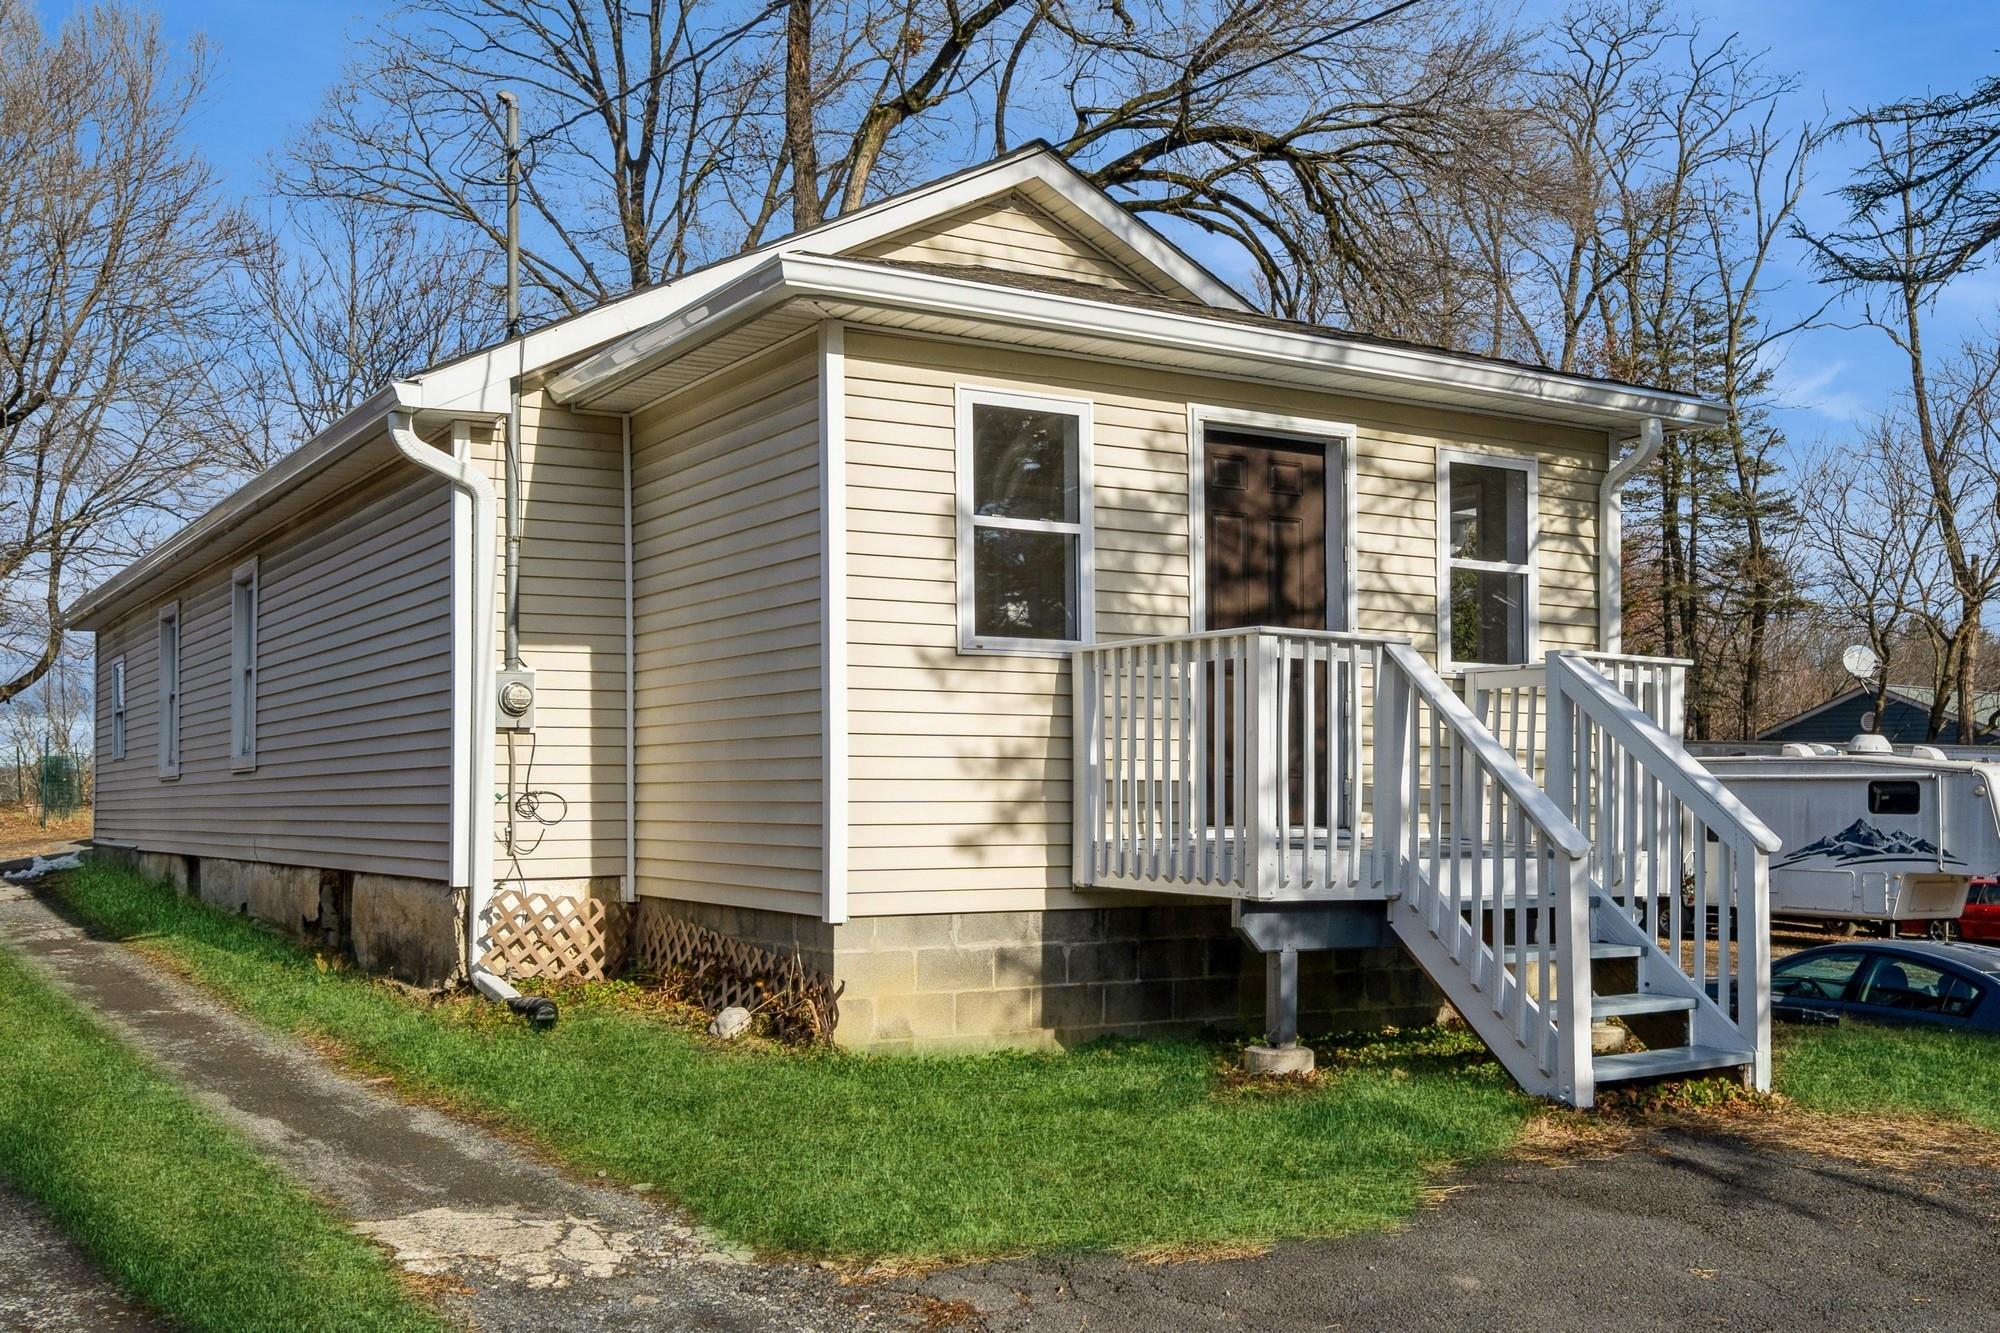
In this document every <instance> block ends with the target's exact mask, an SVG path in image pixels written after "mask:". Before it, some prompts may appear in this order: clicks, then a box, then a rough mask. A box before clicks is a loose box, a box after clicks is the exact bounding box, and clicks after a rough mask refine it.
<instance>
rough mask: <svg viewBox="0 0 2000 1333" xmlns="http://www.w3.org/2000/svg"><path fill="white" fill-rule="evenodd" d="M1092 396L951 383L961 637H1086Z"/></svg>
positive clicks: (983, 646) (1028, 641)
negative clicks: (955, 422) (955, 386)
mask: <svg viewBox="0 0 2000 1333" xmlns="http://www.w3.org/2000/svg"><path fill="white" fill-rule="evenodd" d="M1090 436H1091V412H1090V404H1089V402H1087V401H1085V400H1082V399H1074V398H1051V397H1045V396H1042V395H1038V394H1021V393H1008V392H1004V391H1001V390H998V389H980V388H974V387H971V386H968V385H960V386H959V387H958V429H957V440H956V452H957V455H958V644H959V648H960V650H961V651H964V652H1006V653H1048V654H1052V655H1061V654H1062V653H1063V652H1064V651H1065V650H1066V649H1067V648H1069V647H1070V646H1072V645H1075V644H1078V643H1088V642H1090V638H1091V633H1092V621H1093V612H1092V607H1091V601H1092V596H1093V589H1094V586H1095V582H1096V580H1095V577H1094V574H1093V554H1092V550H1091V484H1090Z"/></svg>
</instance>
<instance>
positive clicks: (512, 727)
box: [493, 667, 535, 731]
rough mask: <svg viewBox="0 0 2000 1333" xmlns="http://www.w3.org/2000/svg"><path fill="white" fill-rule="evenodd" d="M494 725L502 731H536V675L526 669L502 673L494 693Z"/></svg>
mask: <svg viewBox="0 0 2000 1333" xmlns="http://www.w3.org/2000/svg"><path fill="white" fill-rule="evenodd" d="M493 700H494V715H495V716H494V724H495V726H496V727H497V728H498V729H499V730H501V731H533V730H534V729H535V673H534V672H532V671H530V670H528V669H527V668H526V667H522V668H519V669H517V670H512V671H502V672H501V673H500V676H499V680H498V688H497V689H495V690H494V693H493Z"/></svg>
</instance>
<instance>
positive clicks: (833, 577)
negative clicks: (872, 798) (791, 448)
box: [628, 319, 848, 925]
mask: <svg viewBox="0 0 2000 1333" xmlns="http://www.w3.org/2000/svg"><path fill="white" fill-rule="evenodd" d="M628 492H629V488H628ZM819 513H820V552H819V578H820V636H819V688H820V757H821V762H820V801H821V822H822V825H823V827H822V829H821V831H820V845H821V851H820V870H821V877H822V879H823V881H824V888H823V903H822V911H823V913H824V917H825V919H826V920H827V921H828V922H831V923H832V924H834V925H840V924H842V923H843V922H845V921H846V920H847V860H848V858H847V843H848V823H847V809H848V807H847V770H848V761H847V725H848V721H847V331H846V327H845V326H844V325H843V324H841V322H840V321H839V320H837V319H830V320H827V321H825V322H824V323H822V324H821V325H820V341H819Z"/></svg>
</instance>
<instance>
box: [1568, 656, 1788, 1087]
mask: <svg viewBox="0 0 2000 1333" xmlns="http://www.w3.org/2000/svg"><path fill="white" fill-rule="evenodd" d="M1547 671H1548V690H1547V709H1548V718H1547V751H1546V753H1547V773H1548V776H1547V780H1546V782H1545V784H1544V785H1545V786H1546V787H1547V789H1548V792H1549V795H1550V796H1552V797H1553V798H1554V799H1555V803H1556V804H1557V805H1558V806H1559V807H1560V808H1561V809H1562V810H1563V812H1564V813H1565V814H1566V815H1568V817H1569V819H1570V821H1571V822H1572V823H1573V824H1574V825H1575V826H1576V827H1577V828H1578V829H1580V830H1582V832H1583V833H1584V835H1586V836H1587V838H1588V840H1589V843H1588V845H1589V848H1590V851H1589V857H1588V865H1589V877H1590V880H1591V882H1592V884H1593V886H1594V888H1595V889H1596V891H1597V892H1598V893H1599V894H1600V895H1601V901H1602V902H1603V904H1604V910H1610V911H1616V912H1617V913H1619V914H1621V915H1623V916H1624V917H1625V918H1626V919H1627V920H1628V921H1629V922H1630V923H1631V924H1632V925H1633V926H1635V927H1637V928H1639V929H1640V930H1643V931H1644V932H1645V933H1646V936H1647V937H1648V938H1650V939H1651V941H1652V942H1653V943H1654V944H1655V945H1657V946H1658V948H1659V950H1660V953H1661V954H1662V955H1664V958H1665V960H1667V961H1668V962H1669V963H1670V964H1671V966H1673V967H1674V968H1677V969H1679V972H1680V974H1681V977H1682V978H1685V982H1686V983H1687V987H1686V993H1689V994H1693V995H1695V996H1698V997H1701V998H1702V999H1704V1000H1705V1001H1708V1002H1707V1003H1702V1004H1701V1005H1700V1006H1699V1007H1698V1008H1697V1009H1696V1011H1695V1015H1694V1020H1693V1022H1694V1031H1693V1033H1692V1037H1693V1041H1694V1044H1696V1045H1701V1046H1727V1047H1734V1048H1737V1049H1745V1050H1754V1051H1755V1053H1756V1060H1755V1064H1754V1078H1755V1081H1756V1085H1757V1087H1758V1088H1760V1089H1764V1090H1768V1089H1769V1088H1770V1086H1771V1001H1770V990H1771V886H1770V865H1771V854H1772V853H1774V852H1776V851H1777V850H1778V848H1779V846H1780V843H1779V840H1778V837H1777V835H1776V834H1774V833H1772V832H1771V830H1770V829H1769V828H1768V827H1767V826H1766V825H1765V824H1764V822H1763V821H1762V820H1760V819H1758V818H1757V816H1756V815H1754V814H1752V813H1751V812H1750V810H1749V809H1748V808H1747V807H1746V806H1744V805H1743V803H1742V802H1741V801H1739V800H1737V799H1736V797H1735V796H1734V795H1732V794H1731V793H1730V791H1729V790H1728V789H1727V788H1726V787H1724V786H1723V785H1722V784H1721V783H1720V782H1719V781H1717V780H1716V778H1715V775H1714V774H1712V773H1710V772H1709V771H1708V770H1707V769H1705V768H1703V767H1702V766H1701V764H1700V763H1699V762H1697V761H1696V760H1695V759H1694V757H1693V756H1692V755H1690V754H1689V753H1688V752H1687V750H1686V749H1685V748H1683V747H1682V745H1681V743H1680V742H1679V741H1678V740H1677V739H1675V738H1674V737H1672V736H1670V735H1669V734H1668V733H1667V732H1666V731H1665V730H1663V729H1662V728H1661V726H1660V725H1659V723H1658V722H1656V721H1655V720H1654V719H1653V718H1652V717H1649V716H1648V715H1647V713H1646V712H1645V711H1643V710H1641V709H1640V707H1639V706H1638V705H1636V704H1635V703H1633V701H1632V700H1631V699H1630V698H1628V697H1627V696H1626V695H1625V693H1623V692H1622V691H1621V690H1620V689H1619V688H1618V687H1617V686H1616V685H1614V684H1613V683H1612V681H1611V680H1609V679H1607V678H1606V676H1605V675H1604V674H1603V673H1602V671H1600V670H1599V668H1598V667H1597V666H1596V665H1595V664H1593V663H1592V662H1590V661H1589V660H1587V659H1585V658H1583V657H1581V656H1578V655H1575V654H1569V653H1555V654H1551V655H1550V657H1549V659H1548V663H1547ZM1647 961H1648V962H1650V963H1651V964H1652V965H1654V966H1657V965H1659V964H1658V960H1656V959H1650V958H1649V959H1648V960H1647ZM1669 981H1671V982H1672V983H1673V984H1675V985H1676V986H1679V985H1681V982H1680V981H1679V980H1678V979H1674V978H1658V977H1649V976H1648V975H1647V973H1646V970H1645V967H1643V966H1642V969H1641V976H1640V984H1641V988H1642V989H1647V990H1653V989H1664V985H1665V983H1666V982H1669ZM1724 1024H1726V1027H1724V1026H1723V1025H1724Z"/></svg>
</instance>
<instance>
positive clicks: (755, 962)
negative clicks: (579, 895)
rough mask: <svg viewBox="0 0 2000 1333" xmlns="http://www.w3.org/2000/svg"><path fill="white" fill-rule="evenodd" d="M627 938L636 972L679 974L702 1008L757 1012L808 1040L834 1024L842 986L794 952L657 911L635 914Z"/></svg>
mask: <svg viewBox="0 0 2000 1333" xmlns="http://www.w3.org/2000/svg"><path fill="white" fill-rule="evenodd" d="M632 933H633V940H632V944H633V952H634V956H635V958H636V960H637V963H638V966H639V968H640V969H641V970H642V971H647V972H652V973H656V974H660V973H667V972H679V973H682V974H684V975H685V976H686V978H687V980H688V982H689V984H690V985H691V986H692V987H693V989H694V992H695V996H696V998H697V999H698V1000H699V1001H700V1003H701V1005H702V1007H703V1008H705V1009H711V1010H722V1009H727V1008H728V1007H730V1006H731V1005H741V1006H742V1007H743V1008H745V1009H748V1010H751V1011H752V1012H753V1013H754V1012H756V1011H757V1010H759V1009H762V1010H764V1011H766V1012H767V1013H769V1014H770V1015H771V1017H772V1019H773V1021H774V1022H775V1023H776V1024H777V1025H778V1026H779V1027H781V1028H785V1029H789V1030H791V1032H793V1033H794V1034H795V1035H799V1036H803V1037H808V1038H816V1037H823V1036H828V1035H830V1034H831V1033H832V1032H833V1029H834V1026H835V1025H836V1024H837V1023H838V1022H839V1021H840V993H841V992H842V991H843V990H845V989H847V988H846V986H844V985H842V986H835V985H834V984H833V983H832V982H831V981H829V980H827V978H826V977H825V976H823V975H821V974H820V973H818V972H815V971H814V970H812V969H811V968H809V967H807V966H806V965H805V963H804V961H803V960H802V959H801V958H800V957H799V956H798V955H797V954H796V953H794V954H792V955H790V956H786V955H784V954H781V953H776V952H774V951H772V950H770V949H763V948H759V947H758V946H756V945H754V944H746V943H744V942H743V941H742V940H735V939H731V938H729V936H727V935H724V934H721V933H720V932H718V931H713V930H710V929H708V927H706V926H698V925H696V924H695V923H694V922H692V921H688V920H685V919H684V918H681V917H677V916H672V915H669V914H668V913H666V912H661V911H651V912H640V913H639V914H638V922H637V925H636V926H635V927H634V929H633V932H632Z"/></svg>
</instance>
